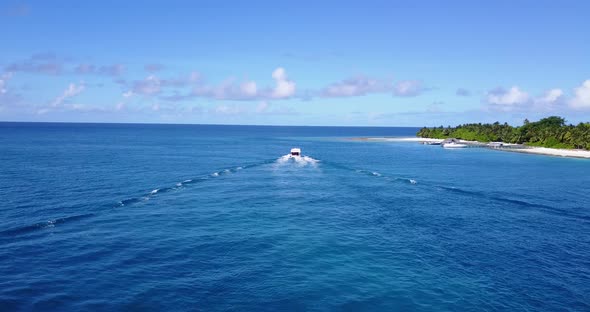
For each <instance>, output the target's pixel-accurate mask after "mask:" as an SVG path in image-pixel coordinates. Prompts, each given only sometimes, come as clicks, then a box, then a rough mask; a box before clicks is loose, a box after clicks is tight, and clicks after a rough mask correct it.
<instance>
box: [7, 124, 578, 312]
mask: <svg viewBox="0 0 590 312" xmlns="http://www.w3.org/2000/svg"><path fill="white" fill-rule="evenodd" d="M416 130H417V129H413V128H322V127H254V126H252V127H248V126H180V125H93V124H14V123H0V199H1V202H2V208H0V209H1V213H0V310H1V311H19V310H39V311H53V310H93V311H96V310H103V311H112V310H147V311H149V310H166V311H169V310H200V311H220V310H221V311H224V310H233V311H243V310H254V311H283V310H317V311H328V310H350V311H383V310H389V311H391V310H405V311H433V310H437V311H446V310H455V311H476V310H488V311H496V310H497V311H525V310H528V311H531V310H535V311H556V310H574V311H588V310H590V207H589V203H590V161H589V160H581V159H565V158H558V157H547V156H538V155H526V154H518V153H508V152H500V151H492V150H484V149H460V150H445V149H442V148H440V147H437V146H423V145H419V144H417V143H407V142H362V141H351V140H347V139H346V138H350V137H357V136H385V135H387V136H412V135H413V134H414V133H415V132H416ZM291 147H301V148H302V150H303V153H304V154H305V155H307V156H308V157H310V158H309V159H307V160H306V161H300V162H291V161H283V160H281V156H283V155H285V154H287V153H288V151H289V149H290V148H291ZM412 181H413V182H414V183H413V182H412Z"/></svg>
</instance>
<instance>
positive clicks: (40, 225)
mask: <svg viewBox="0 0 590 312" xmlns="http://www.w3.org/2000/svg"><path fill="white" fill-rule="evenodd" d="M94 215H95V214H93V213H87V214H81V215H73V216H68V217H63V218H57V219H53V220H47V221H43V222H37V223H34V224H31V225H26V226H21V227H16V228H12V229H8V230H5V231H1V232H0V236H15V235H23V234H27V233H30V232H33V231H36V230H42V229H47V228H53V227H55V226H56V225H58V224H63V223H66V222H73V221H78V220H82V219H86V218H90V217H93V216H94Z"/></svg>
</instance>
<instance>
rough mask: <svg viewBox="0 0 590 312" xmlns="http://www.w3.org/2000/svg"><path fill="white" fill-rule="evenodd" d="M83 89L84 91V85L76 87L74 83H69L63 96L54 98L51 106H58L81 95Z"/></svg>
mask: <svg viewBox="0 0 590 312" xmlns="http://www.w3.org/2000/svg"><path fill="white" fill-rule="evenodd" d="M84 89H86V86H85V85H84V83H81V84H78V85H76V84H75V83H70V85H68V87H67V88H66V89H65V90H64V92H63V94H62V95H60V96H58V97H56V98H55V100H53V102H52V103H51V106H53V107H57V106H60V105H61V104H62V103H63V101H65V100H67V99H68V98H71V97H74V96H76V95H78V94H80V93H82V91H84Z"/></svg>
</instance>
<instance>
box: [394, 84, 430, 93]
mask: <svg viewBox="0 0 590 312" xmlns="http://www.w3.org/2000/svg"><path fill="white" fill-rule="evenodd" d="M424 91H426V88H424V87H423V86H422V82H420V81H418V80H404V81H400V82H398V83H396V84H395V86H393V94H394V95H397V96H417V95H420V94H422V93H423V92H424Z"/></svg>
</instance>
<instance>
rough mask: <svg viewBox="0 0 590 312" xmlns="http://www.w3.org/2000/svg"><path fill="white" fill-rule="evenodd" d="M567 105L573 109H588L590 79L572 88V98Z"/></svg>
mask: <svg viewBox="0 0 590 312" xmlns="http://www.w3.org/2000/svg"><path fill="white" fill-rule="evenodd" d="M569 105H570V107H571V108H573V109H590V79H588V80H586V81H584V82H583V83H582V85H581V86H579V87H577V88H575V89H574V98H573V99H571V100H570V102H569Z"/></svg>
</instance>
